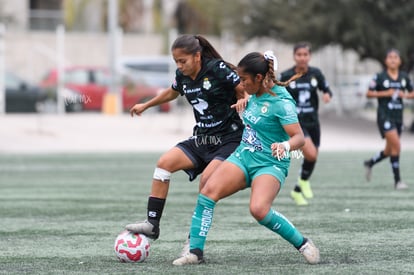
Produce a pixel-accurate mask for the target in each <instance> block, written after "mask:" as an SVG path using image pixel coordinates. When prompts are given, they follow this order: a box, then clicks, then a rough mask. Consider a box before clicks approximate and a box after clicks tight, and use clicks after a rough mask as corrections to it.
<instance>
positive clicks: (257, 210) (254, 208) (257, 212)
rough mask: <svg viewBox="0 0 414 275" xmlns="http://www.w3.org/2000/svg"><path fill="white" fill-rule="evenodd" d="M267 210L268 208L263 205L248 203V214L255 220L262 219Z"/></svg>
mask: <svg viewBox="0 0 414 275" xmlns="http://www.w3.org/2000/svg"><path fill="white" fill-rule="evenodd" d="M268 212H269V208H267V207H264V206H263V205H259V204H255V203H250V214H251V215H252V216H253V217H254V218H255V219H256V220H257V221H261V220H263V219H264V218H265V217H266V215H267V213H268Z"/></svg>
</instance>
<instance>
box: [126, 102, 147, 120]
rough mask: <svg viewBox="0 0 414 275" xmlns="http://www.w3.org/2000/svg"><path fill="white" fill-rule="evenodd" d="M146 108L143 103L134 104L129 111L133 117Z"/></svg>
mask: <svg viewBox="0 0 414 275" xmlns="http://www.w3.org/2000/svg"><path fill="white" fill-rule="evenodd" d="M145 110H146V107H145V104H144V103H139V104H135V105H134V106H133V107H132V108H131V109H130V110H129V113H130V114H131V116H132V117H133V116H134V115H137V116H140V115H141V114H142V113H143V112H144V111H145Z"/></svg>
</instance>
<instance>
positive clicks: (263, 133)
mask: <svg viewBox="0 0 414 275" xmlns="http://www.w3.org/2000/svg"><path fill="white" fill-rule="evenodd" d="M272 91H273V92H274V93H275V94H276V95H275V96H274V95H271V94H269V93H265V94H263V95H261V96H259V97H256V95H252V96H251V97H250V99H249V101H248V104H247V107H246V109H245V111H244V112H243V121H244V124H245V129H244V132H243V137H242V141H241V143H240V146H239V149H241V150H242V151H244V150H249V151H250V152H252V154H253V155H255V157H254V158H255V159H256V160H257V161H258V162H262V161H263V162H264V163H270V164H272V163H273V164H276V163H278V167H281V168H284V169H286V171H287V169H288V167H289V164H290V158H289V157H285V158H281V159H280V160H278V159H277V158H275V157H273V156H272V150H271V145H272V144H273V143H275V142H278V143H280V142H283V141H286V140H289V138H290V137H289V135H288V134H287V133H286V131H285V129H284V128H283V126H284V125H288V124H293V123H297V122H298V116H297V114H296V108H295V101H294V99H293V98H292V96H291V95H290V94H289V93H288V91H287V90H286V89H285V88H284V87H281V86H277V85H275V86H274V87H273V88H272Z"/></svg>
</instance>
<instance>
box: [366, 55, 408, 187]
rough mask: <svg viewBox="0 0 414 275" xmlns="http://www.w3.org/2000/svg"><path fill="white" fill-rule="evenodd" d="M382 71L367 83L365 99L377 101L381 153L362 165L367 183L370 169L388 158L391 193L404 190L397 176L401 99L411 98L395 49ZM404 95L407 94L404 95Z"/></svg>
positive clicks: (406, 76) (405, 74)
mask: <svg viewBox="0 0 414 275" xmlns="http://www.w3.org/2000/svg"><path fill="white" fill-rule="evenodd" d="M385 66H386V69H385V70H384V71H383V72H381V73H379V74H377V75H376V76H375V77H374V79H373V80H372V81H371V84H370V86H369V89H368V92H367V97H369V98H377V99H378V110H377V124H378V129H379V131H380V133H381V137H382V138H385V149H384V150H382V151H380V152H379V153H378V154H376V155H375V156H373V157H372V158H371V159H369V160H366V161H365V162H364V166H365V169H366V178H367V180H368V181H369V180H370V179H371V171H372V167H373V166H374V165H375V164H376V163H378V162H380V161H381V160H383V159H385V158H387V157H390V162H391V167H392V172H393V174H394V187H395V189H397V190H399V189H407V188H408V185H407V184H406V183H404V182H403V181H401V176H400V151H401V144H400V135H401V131H402V125H403V109H404V105H403V101H402V99H403V98H414V92H413V85H412V83H411V80H410V79H409V77H408V75H407V73H406V72H403V71H400V66H401V58H400V53H399V51H398V50H396V49H390V50H388V51H387V54H386V58H385ZM404 91H408V92H409V93H408V94H405V93H404Z"/></svg>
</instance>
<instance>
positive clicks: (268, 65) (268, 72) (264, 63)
mask: <svg viewBox="0 0 414 275" xmlns="http://www.w3.org/2000/svg"><path fill="white" fill-rule="evenodd" d="M237 67H239V68H241V69H242V70H243V71H244V72H246V73H248V74H250V75H253V76H255V75H257V74H261V75H263V77H264V79H266V78H269V79H270V80H272V81H273V82H274V83H276V84H277V85H279V86H287V85H289V83H290V82H292V81H294V80H296V79H298V78H299V77H301V76H302V73H297V74H295V75H294V76H292V77H291V78H290V79H289V80H288V81H284V82H282V81H279V80H277V79H276V76H275V71H274V60H273V59H265V57H264V55H263V54H261V53H259V52H252V53H249V54H247V55H246V56H245V57H243V58H242V60H240V62H239V64H238V65H237Z"/></svg>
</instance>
